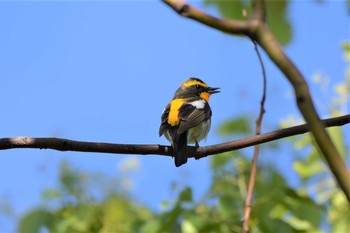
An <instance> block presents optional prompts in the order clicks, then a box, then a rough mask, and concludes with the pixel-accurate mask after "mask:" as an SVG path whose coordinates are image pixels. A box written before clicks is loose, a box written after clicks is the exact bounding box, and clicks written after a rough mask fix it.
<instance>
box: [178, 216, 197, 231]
mask: <svg viewBox="0 0 350 233" xmlns="http://www.w3.org/2000/svg"><path fill="white" fill-rule="evenodd" d="M181 232H184V233H197V232H198V231H197V229H196V228H195V227H194V225H193V224H192V223H191V222H190V221H188V220H186V219H185V220H184V221H183V222H182V224H181Z"/></svg>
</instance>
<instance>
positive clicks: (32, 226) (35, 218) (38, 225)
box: [18, 208, 52, 233]
mask: <svg viewBox="0 0 350 233" xmlns="http://www.w3.org/2000/svg"><path fill="white" fill-rule="evenodd" d="M51 216H52V215H51V213H50V212H48V211H47V210H45V209H40V208H39V209H36V210H33V211H31V212H29V213H27V214H26V215H25V216H24V217H23V218H22V219H21V220H20V225H19V229H18V232H32V233H35V232H40V230H41V229H42V228H44V227H47V226H46V223H47V222H49V220H50V219H51Z"/></svg>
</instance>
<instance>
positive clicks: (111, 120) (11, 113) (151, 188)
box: [0, 1, 349, 231]
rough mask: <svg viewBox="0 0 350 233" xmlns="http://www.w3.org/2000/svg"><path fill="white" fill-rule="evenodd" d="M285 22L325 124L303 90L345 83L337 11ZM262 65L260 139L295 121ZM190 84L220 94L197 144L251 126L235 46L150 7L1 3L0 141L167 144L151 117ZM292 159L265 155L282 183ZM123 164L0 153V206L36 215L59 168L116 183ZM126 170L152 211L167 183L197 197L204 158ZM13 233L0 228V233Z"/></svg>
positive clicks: (250, 76)
mask: <svg viewBox="0 0 350 233" xmlns="http://www.w3.org/2000/svg"><path fill="white" fill-rule="evenodd" d="M194 4H195V5H196V6H198V7H202V5H201V4H200V2H194ZM205 10H206V11H208V12H211V13H213V14H216V15H217V14H218V12H217V11H216V10H215V9H205ZM288 17H289V18H290V19H291V22H292V25H293V41H292V43H291V44H289V45H288V46H287V47H285V49H286V52H287V54H288V55H289V56H290V58H291V59H292V60H293V61H294V62H295V64H296V65H297V66H298V67H299V68H300V70H301V72H302V73H303V74H304V76H305V78H306V79H307V80H308V82H309V84H310V88H311V91H312V93H313V94H314V95H315V98H314V99H315V101H316V103H317V108H318V111H319V112H320V115H321V116H327V109H326V108H325V106H324V105H323V104H322V103H323V102H324V101H326V100H327V97H325V96H324V95H323V94H322V93H321V91H320V90H319V89H320V88H319V86H317V85H315V84H314V83H313V82H312V81H311V80H312V76H313V75H314V74H316V73H320V74H322V75H325V76H326V77H327V78H329V80H330V84H331V85H330V86H332V85H333V84H335V83H338V82H341V81H343V79H344V73H345V68H346V62H345V60H344V58H343V53H342V50H341V43H342V42H344V41H346V40H347V41H349V23H348V22H349V18H348V16H347V13H346V4H345V1H325V2H323V3H318V4H317V3H314V1H293V2H292V3H291V5H290V11H289V15H288ZM263 58H264V60H265V65H266V70H267V76H268V87H267V88H268V89H267V90H268V96H267V98H268V99H267V103H266V109H267V112H266V115H265V118H264V124H265V125H264V126H263V131H270V130H273V129H275V128H276V127H278V124H279V122H280V120H281V119H283V118H285V117H286V116H287V115H289V114H294V115H295V116H297V117H300V115H299V113H298V112H297V109H296V105H295V103H294V100H293V98H292V97H291V93H292V90H291V87H290V85H289V83H287V81H286V80H285V78H284V76H283V75H282V74H281V73H280V72H279V71H278V69H277V68H276V67H275V66H274V65H273V64H271V63H270V62H269V61H268V58H267V56H265V54H263ZM190 76H194V77H199V78H201V79H203V80H204V81H205V82H207V84H209V85H211V86H215V87H216V86H218V87H221V88H222V92H221V93H220V94H218V95H215V96H213V97H212V98H211V107H212V110H213V120H212V122H213V123H212V130H211V132H210V134H209V136H208V138H207V141H206V142H202V143H201V144H203V145H209V144H214V143H218V142H222V141H223V138H220V137H219V136H217V134H216V133H215V129H216V128H217V127H218V125H219V124H220V123H221V122H223V121H224V120H227V119H230V118H231V117H237V116H243V115H249V116H250V117H251V118H252V124H254V120H255V117H256V116H257V114H258V106H259V101H260V93H261V89H262V88H261V84H262V78H261V68H260V65H259V63H258V59H257V57H256V54H255V51H254V48H253V45H252V43H251V42H250V41H249V40H248V39H246V38H242V37H234V36H229V35H227V34H223V33H221V32H218V31H216V30H214V29H211V28H208V27H206V26H203V25H200V24H198V23H196V22H194V21H192V20H188V19H184V18H181V17H179V16H178V15H177V14H175V13H174V12H173V11H172V10H171V9H170V8H169V7H167V6H166V5H164V4H162V3H160V2H151V1H135V2H127V1H115V2H109V1H104V2H80V1H74V2H69V1H62V2H59V1H58V2H46V1H36V2H31V1H23V2H21V1H19V2H11V1H1V2H0V90H1V91H0V98H1V100H2V101H1V106H2V111H1V115H0V128H1V133H0V137H15V136H23V135H25V136H32V137H62V138H69V139H73V140H81V141H98V142H111V143H152V144H154V143H159V144H168V142H167V141H166V140H165V139H164V138H159V137H158V127H159V123H160V114H161V112H162V109H163V108H164V106H165V105H166V104H167V102H168V101H169V100H170V99H171V98H172V96H173V93H174V91H175V89H176V88H177V87H178V86H179V85H180V83H181V82H182V81H183V80H185V79H186V78H187V77H190ZM331 91H332V90H331V89H330V90H329V92H331ZM257 93H258V94H257ZM247 151H248V152H249V151H251V149H247ZM292 154H293V153H292V152H291V151H290V148H289V150H288V151H287V150H286V156H280V157H278V158H276V155H274V156H275V157H274V159H275V160H276V161H277V163H278V164H280V165H281V164H286V165H285V167H282V168H283V169H284V170H285V172H286V173H287V174H286V175H287V176H288V172H289V173H291V172H292V169H291V168H290V162H291V161H292V160H293V158H292V157H291V156H292ZM130 157H131V156H127V155H112V154H94V153H77V152H64V153H62V152H56V151H52V150H31V149H15V150H6V151H0V184H1V185H0V197H1V199H2V200H4V201H3V202H6V203H10V204H11V206H12V207H14V213H15V215H16V216H19V215H20V214H21V213H23V212H25V211H26V210H28V208H31V207H34V206H35V205H37V204H38V203H39V200H40V191H41V190H42V189H43V188H48V187H54V186H55V185H57V172H58V168H59V164H60V162H61V161H62V160H68V161H70V162H71V163H72V164H73V165H74V166H75V167H77V168H79V169H82V170H85V171H94V172H101V173H104V174H106V175H108V176H111V177H115V176H117V175H118V174H120V172H119V171H118V168H119V165H120V164H121V163H122V162H123V161H125V160H126V159H128V158H130ZM133 158H137V159H139V162H140V168H139V170H138V171H137V172H136V174H134V176H133V178H134V179H133V183H134V188H133V194H134V195H135V196H137V197H138V199H139V200H140V201H141V202H143V203H146V204H148V205H150V206H151V207H152V208H154V209H159V204H160V202H161V201H163V200H166V199H171V198H173V197H174V193H173V192H172V191H171V188H170V187H171V181H174V180H176V181H179V183H180V184H183V185H186V184H190V185H192V186H193V187H194V195H195V196H196V197H199V196H200V195H201V194H202V193H203V192H204V191H205V190H206V188H207V187H208V184H209V177H210V176H209V171H208V168H209V163H208V161H209V160H208V159H207V158H204V159H201V160H199V161H195V160H193V159H190V160H189V162H188V163H187V164H186V165H185V166H182V167H181V168H175V166H174V164H173V161H172V160H171V159H170V157H164V156H133ZM271 158H272V156H270V158H267V159H271ZM155 194H156V195H155ZM0 204H2V203H0ZM13 226H14V222H13V221H12V220H10V219H8V218H6V217H1V216H0V230H2V231H10V230H11V229H13Z"/></svg>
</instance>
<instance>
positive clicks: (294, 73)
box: [163, 0, 350, 202]
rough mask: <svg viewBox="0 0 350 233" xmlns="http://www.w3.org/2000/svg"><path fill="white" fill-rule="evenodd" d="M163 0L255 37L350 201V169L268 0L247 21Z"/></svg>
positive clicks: (259, 1)
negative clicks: (279, 33) (286, 48)
mask: <svg viewBox="0 0 350 233" xmlns="http://www.w3.org/2000/svg"><path fill="white" fill-rule="evenodd" d="M163 2H165V3H166V4H167V5H169V6H170V7H172V8H173V9H174V10H176V11H177V12H178V13H179V14H181V15H182V16H184V17H188V18H191V19H194V20H196V21H198V22H200V23H203V24H205V25H207V26H210V27H212V28H216V29H218V30H221V31H224V32H227V33H231V34H240V35H246V36H248V37H250V38H251V39H253V40H255V41H256V42H257V43H258V44H259V45H260V46H261V47H262V48H263V49H264V50H265V52H266V53H267V54H268V56H269V57H270V59H271V60H272V61H273V62H274V63H275V64H276V65H277V67H278V68H279V69H280V70H281V71H282V72H283V73H284V75H285V76H286V78H287V79H288V81H289V82H290V83H291V84H292V86H293V88H294V93H295V97H296V102H297V105H298V108H299V110H300V112H301V114H302V115H303V117H304V119H305V121H306V122H307V124H309V126H310V130H311V133H312V135H313V138H314V139H315V141H316V144H317V145H318V147H319V148H320V151H321V152H322V154H323V156H324V158H325V159H326V161H327V164H328V166H329V168H330V169H331V171H332V173H333V175H334V177H335V178H336V180H337V182H338V184H339V186H340V188H341V189H342V190H343V192H344V194H345V195H346V197H347V199H348V201H349V202H350V182H349V178H350V177H349V172H348V170H347V168H346V166H345V163H344V161H343V160H342V159H341V156H340V154H339V152H338V150H337V149H336V147H335V145H334V143H333V141H332V140H331V138H330V136H329V134H328V133H327V131H326V130H325V128H324V127H323V125H322V123H321V121H320V118H319V116H318V114H317V112H316V109H315V106H314V104H313V101H312V98H311V94H310V91H309V87H308V85H307V83H306V81H305V79H304V77H303V75H302V74H301V73H300V71H299V70H298V69H297V67H296V66H295V65H294V64H293V63H292V61H291V60H290V59H289V58H288V57H287V56H286V54H285V53H284V52H283V50H282V49H281V47H280V45H279V43H278V42H277V40H276V38H275V36H274V35H273V33H272V32H271V31H270V29H269V28H268V26H267V25H266V24H265V7H264V5H265V4H264V0H252V12H253V13H252V15H251V16H250V17H249V18H248V19H247V20H246V21H243V22H242V21H237V20H228V19H217V18H214V17H212V16H210V15H208V14H206V13H204V12H202V11H200V10H198V9H196V8H194V7H192V6H190V5H189V4H187V3H185V2H182V1H176V0H163Z"/></svg>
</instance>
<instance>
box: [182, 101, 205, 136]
mask: <svg viewBox="0 0 350 233" xmlns="http://www.w3.org/2000/svg"><path fill="white" fill-rule="evenodd" d="M210 117H211V109H210V106H209V104H208V103H207V102H205V104H204V107H203V108H197V107H196V106H193V105H192V104H184V105H183V106H182V107H181V108H180V109H179V118H180V120H181V121H180V125H179V128H178V130H177V133H178V134H182V133H183V132H185V131H187V130H189V129H190V128H193V127H195V126H197V125H199V124H200V123H201V122H203V121H206V120H208V119H210Z"/></svg>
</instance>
